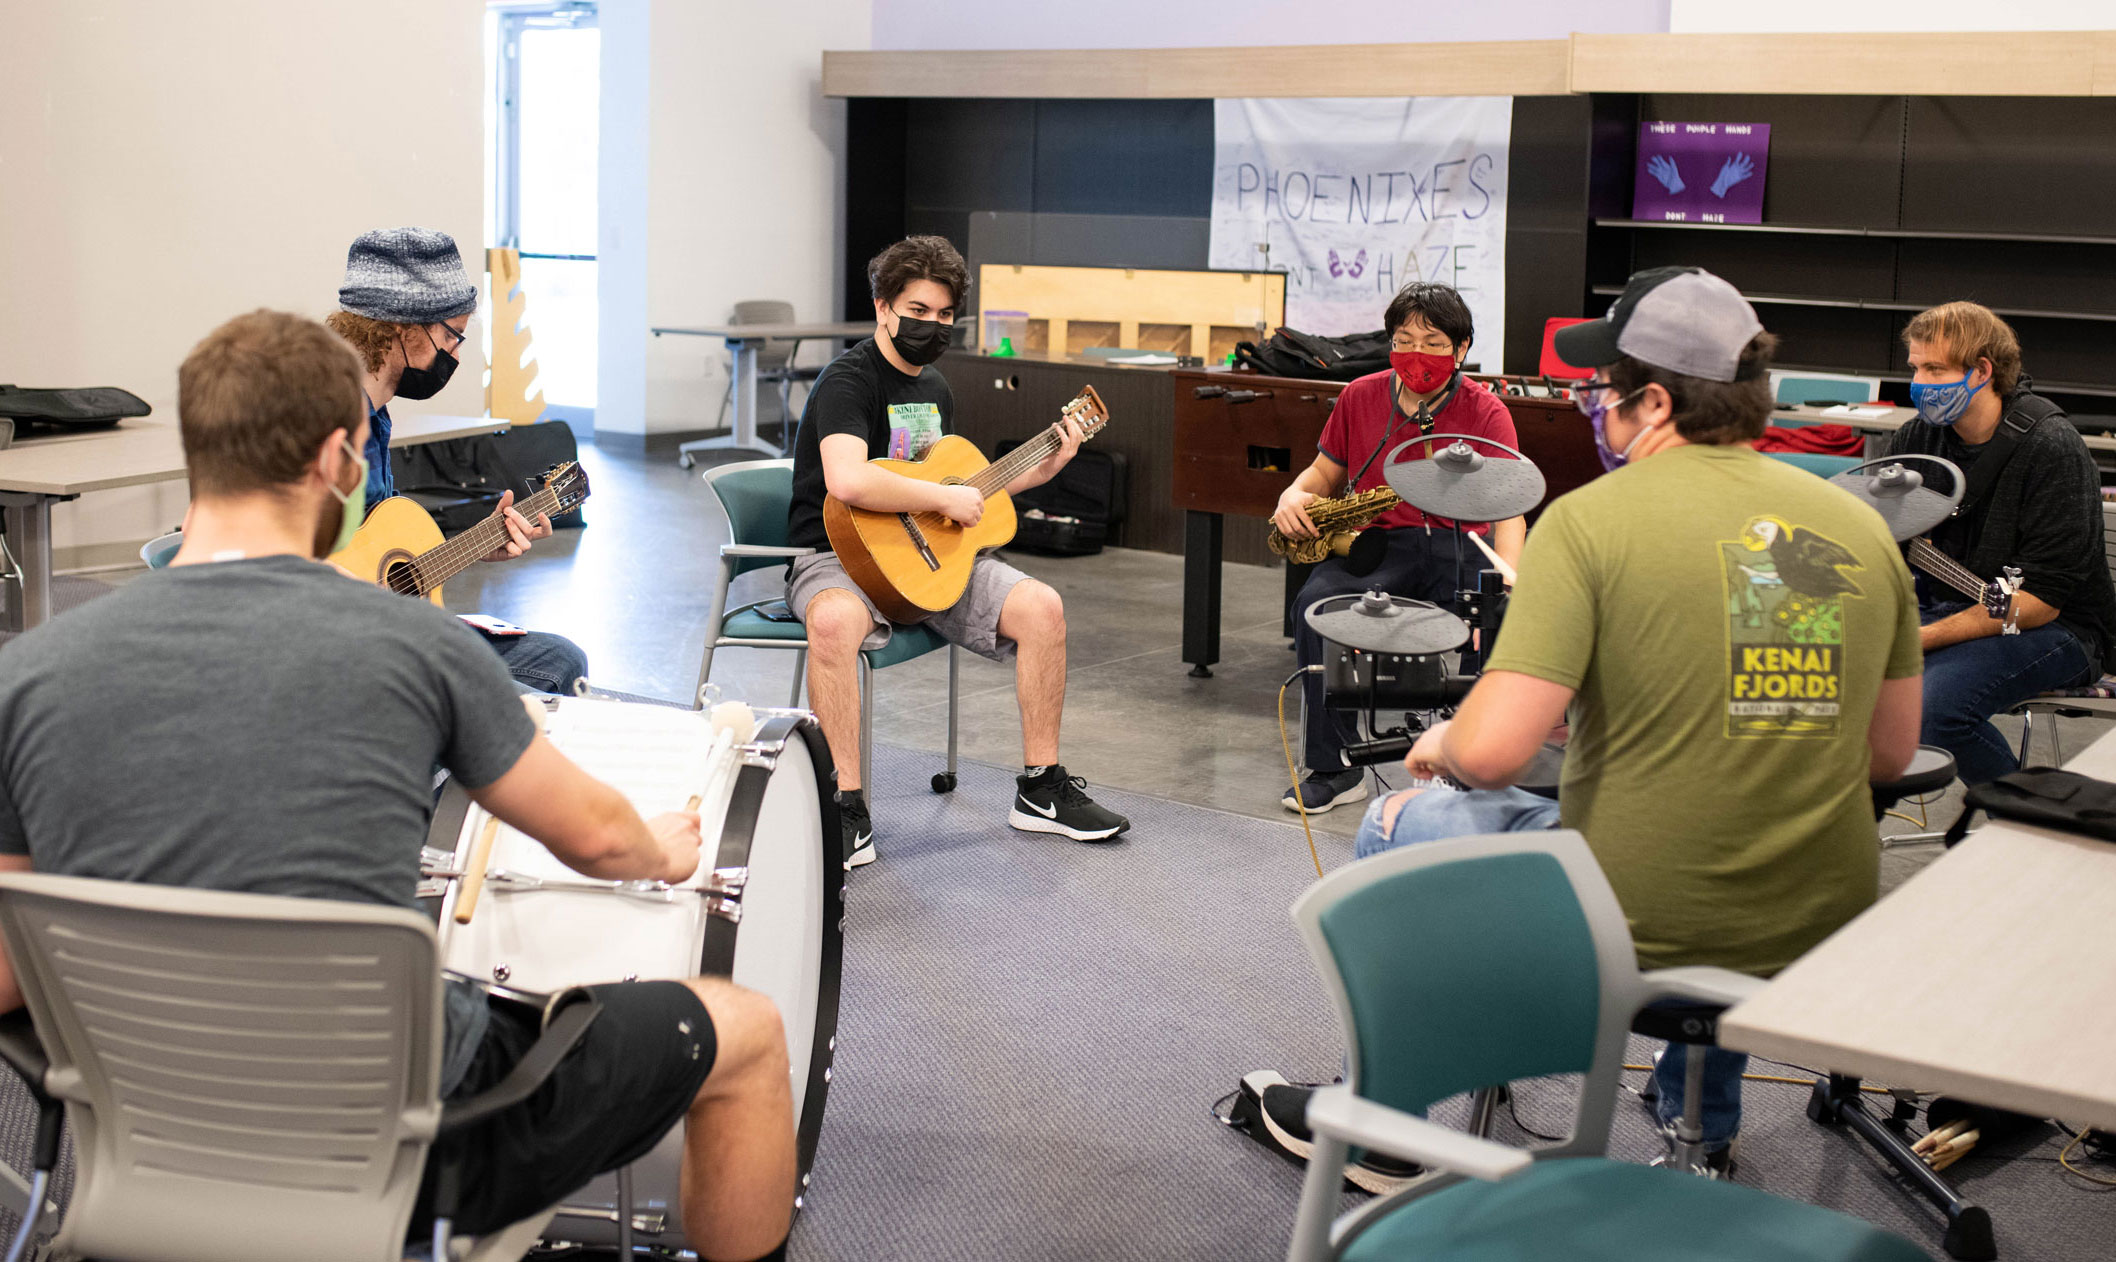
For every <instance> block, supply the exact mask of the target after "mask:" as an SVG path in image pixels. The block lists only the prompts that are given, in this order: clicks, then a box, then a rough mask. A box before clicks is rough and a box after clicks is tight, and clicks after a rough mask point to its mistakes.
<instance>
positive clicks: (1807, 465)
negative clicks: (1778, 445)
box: [1763, 451, 1865, 478]
mask: <svg viewBox="0 0 2116 1262" xmlns="http://www.w3.org/2000/svg"><path fill="white" fill-rule="evenodd" d="M1763 454H1764V455H1766V456H1769V457H1770V458H1771V459H1773V460H1783V461H1784V462H1785V463H1787V464H1789V465H1791V466H1793V467H1794V468H1796V469H1805V470H1807V471H1808V472H1809V473H1812V474H1814V475H1815V476H1816V477H1818V478H1833V477H1836V476H1837V475H1838V474H1840V473H1842V472H1844V471H1845V470H1846V469H1849V468H1851V467H1853V466H1854V465H1857V464H1858V463H1859V462H1860V461H1861V460H1863V459H1865V457H1863V456H1825V455H1823V454H1821V453H1820V452H1813V451H1767V452H1765V453H1763Z"/></svg>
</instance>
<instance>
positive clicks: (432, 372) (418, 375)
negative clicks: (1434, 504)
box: [397, 329, 456, 399]
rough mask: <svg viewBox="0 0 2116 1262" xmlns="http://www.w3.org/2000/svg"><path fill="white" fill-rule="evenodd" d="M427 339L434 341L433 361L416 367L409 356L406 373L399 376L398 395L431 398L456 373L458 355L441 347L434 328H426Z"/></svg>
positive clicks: (405, 368)
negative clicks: (436, 339)
mask: <svg viewBox="0 0 2116 1262" xmlns="http://www.w3.org/2000/svg"><path fill="white" fill-rule="evenodd" d="M426 340H427V341H428V342H432V343H433V350H434V355H433V362H432V363H430V364H428V365H427V366H426V367H424V368H414V367H412V366H411V360H410V358H409V357H407V358H406V359H405V361H404V375H403V376H400V377H398V378H397V395H398V397H400V398H405V399H431V398H432V397H434V396H435V395H437V394H439V393H441V387H443V386H445V385H447V384H448V379H449V378H450V377H452V376H454V375H455V371H456V357H455V356H453V355H451V354H449V353H448V352H447V351H444V350H442V349H441V344H440V343H439V342H435V341H434V340H433V330H432V329H428V330H426Z"/></svg>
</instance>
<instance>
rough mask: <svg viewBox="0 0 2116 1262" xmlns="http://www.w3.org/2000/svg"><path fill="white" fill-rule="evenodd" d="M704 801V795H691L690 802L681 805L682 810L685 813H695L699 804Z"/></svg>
mask: <svg viewBox="0 0 2116 1262" xmlns="http://www.w3.org/2000/svg"><path fill="white" fill-rule="evenodd" d="M704 801H705V795H704V794H703V793H693V794H691V800H690V801H688V802H685V803H684V804H683V809H684V810H686V811H695V810H697V809H698V807H699V804H700V803H702V802H704Z"/></svg>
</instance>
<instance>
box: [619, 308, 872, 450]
mask: <svg viewBox="0 0 2116 1262" xmlns="http://www.w3.org/2000/svg"><path fill="white" fill-rule="evenodd" d="M649 331H650V332H651V333H653V335H654V336H655V337H660V336H662V335H663V334H668V335H669V336H672V337H717V338H720V339H721V340H723V341H725V342H726V343H727V350H728V354H729V355H730V356H732V357H733V359H734V366H733V378H732V381H731V384H730V388H731V389H732V391H733V394H734V405H735V427H734V429H733V430H732V431H731V432H730V433H727V434H724V435H721V436H720V437H717V438H700V439H695V440H693V441H691V442H687V443H685V444H683V445H682V446H681V447H678V448H677V449H676V450H677V453H678V459H679V460H680V462H681V463H682V465H683V467H684V468H686V469H688V468H690V467H691V455H692V453H693V452H699V451H714V450H726V449H730V448H732V449H735V450H738V451H755V452H761V453H763V454H764V455H767V456H783V455H785V454H786V453H785V452H784V451H782V450H780V449H779V448H778V447H775V446H773V445H772V444H771V443H768V442H766V441H764V440H763V439H761V438H759V437H757V354H758V352H760V351H762V350H763V349H764V343H765V342H767V341H773V340H785V341H793V342H796V343H798V342H801V341H805V340H807V339H810V338H816V339H822V340H829V341H837V342H845V341H850V340H851V339H853V338H857V337H866V336H867V335H868V334H870V333H872V332H874V321H872V320H840V321H835V322H827V323H815V322H803V321H798V320H793V321H782V322H777V323H771V324H696V325H657V326H654V327H653V328H651V329H650V330H649ZM795 349H799V348H798V347H796V348H795Z"/></svg>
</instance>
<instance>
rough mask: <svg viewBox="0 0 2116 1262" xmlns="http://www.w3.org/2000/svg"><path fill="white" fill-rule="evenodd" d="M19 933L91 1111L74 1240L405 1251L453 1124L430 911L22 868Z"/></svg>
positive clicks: (122, 1249)
mask: <svg viewBox="0 0 2116 1262" xmlns="http://www.w3.org/2000/svg"><path fill="white" fill-rule="evenodd" d="M0 932H4V934H5V937H6V943H7V954H8V958H9V960H10V961H11V962H12V963H13V965H14V968H15V972H16V974H17V975H18V976H19V977H20V978H21V979H22V982H23V986H22V989H23V993H24V997H25V999H26V1001H27V1003H28V1006H29V1009H30V1014H31V1016H32V1018H33V1019H34V1020H35V1023H36V1028H37V1032H38V1035H39V1036H40V1038H41V1039H42V1041H43V1043H44V1045H45V1050H46V1052H47V1054H48V1055H49V1057H50V1061H51V1071H50V1073H49V1074H48V1075H47V1077H46V1086H47V1088H48V1089H49V1090H51V1091H52V1093H53V1094H54V1095H57V1096H59V1097H60V1098H62V1099H63V1100H64V1101H65V1103H66V1112H67V1118H68V1121H69V1122H70V1123H71V1125H72V1128H73V1134H74V1144H75V1151H76V1160H77V1162H78V1174H77V1176H76V1181H75V1185H74V1192H73V1200H72V1203H71V1205H70V1207H69V1209H68V1212H67V1214H66V1220H65V1224H64V1226H63V1227H62V1228H61V1230H60V1233H59V1236H58V1239H57V1241H56V1242H55V1248H56V1249H57V1251H58V1252H59V1253H61V1254H67V1255H78V1256H87V1257H96V1258H106V1259H113V1260H123V1259H154V1260H155V1262H250V1260H252V1259H254V1260H255V1262H284V1260H285V1259H288V1258H301V1259H304V1260H305V1262H338V1260H339V1259H344V1260H345V1262H355V1260H358V1262H395V1260H396V1259H400V1258H402V1257H403V1256H404V1238H405V1228H406V1226H407V1224H408V1223H409V1220H410V1217H411V1211H412V1205H413V1200H414V1198H415V1197H416V1195H417V1193H418V1188H419V1180H420V1174H421V1172H422V1170H423V1169H424V1166H425V1158H426V1150H427V1146H428V1144H429V1142H430V1141H431V1139H432V1137H433V1135H434V1133H435V1130H436V1127H437V1125H438V1123H439V1120H440V1105H439V1103H438V1097H437V1085H438V1078H439V1073H440V1058H441V1037H440V1028H441V990H440V974H439V968H438V964H437V956H436V951H435V944H434V930H433V926H432V925H431V923H429V922H428V921H427V920H426V919H425V918H424V917H422V916H420V915H418V914H417V913H415V912H412V911H409V910H404V909H398V908H389V907H377V906H367V905H362V904H355V903H342V902H332V901H326V900H323V899H309V898H277V897H267V896H263V895H256V894H229V893H220V892H214V891H204V890H190V889H170V888H165V887H158V886H151V885H136V884H129V883H123V882H114V881H94V880H83V879H79V878H73V877H62V876H44V875H34V874H30V873H10V874H5V875H0Z"/></svg>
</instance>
